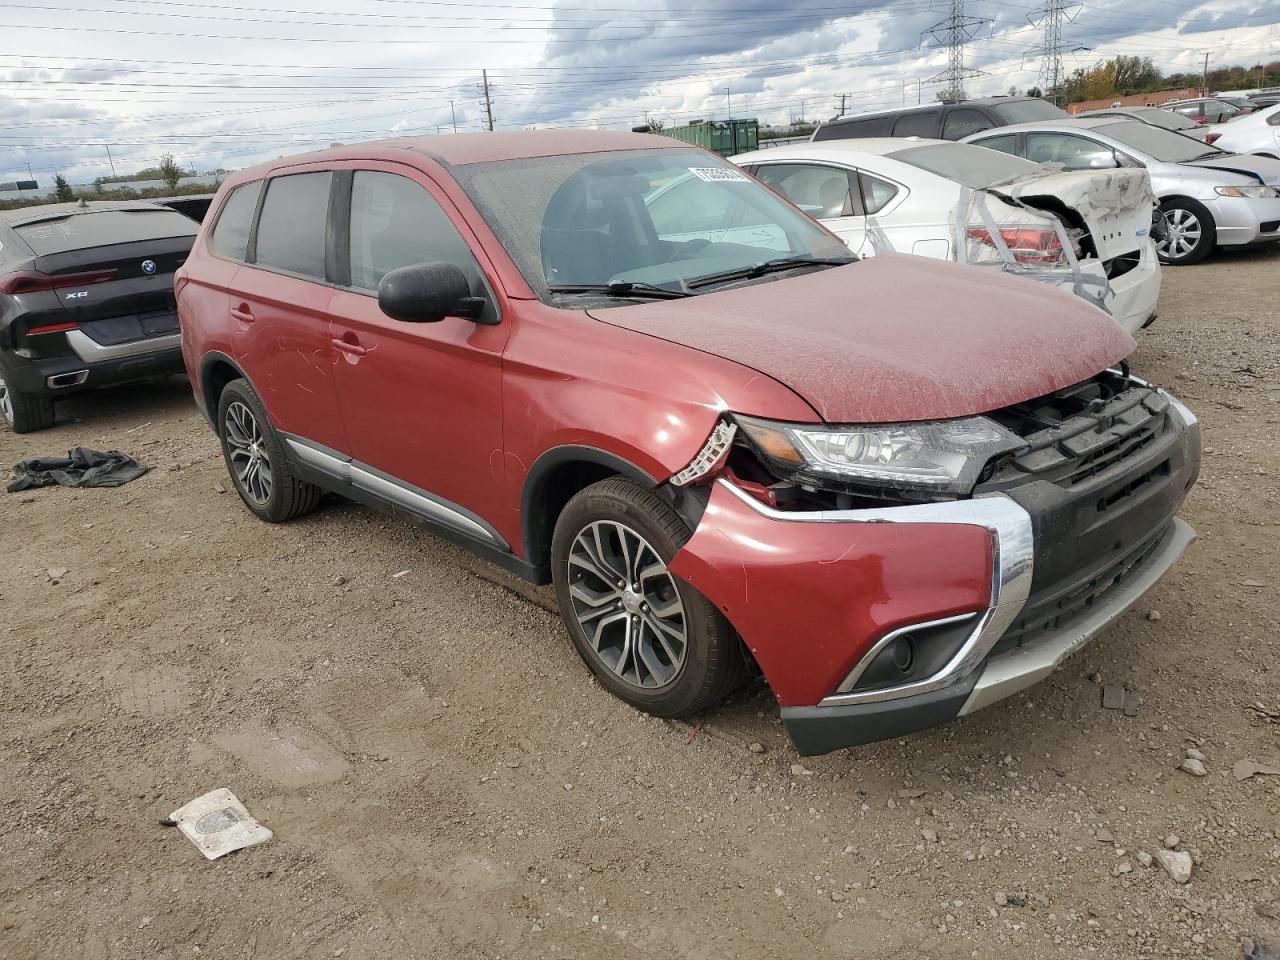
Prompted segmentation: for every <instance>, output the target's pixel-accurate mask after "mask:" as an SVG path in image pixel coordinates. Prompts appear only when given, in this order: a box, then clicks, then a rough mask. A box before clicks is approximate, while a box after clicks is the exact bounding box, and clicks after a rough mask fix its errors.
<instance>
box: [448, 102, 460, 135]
mask: <svg viewBox="0 0 1280 960" xmlns="http://www.w3.org/2000/svg"><path fill="white" fill-rule="evenodd" d="M449 116H451V117H453V132H454V133H457V132H458V113H457V111H456V110H454V109H453V101H452V100H450V101H449Z"/></svg>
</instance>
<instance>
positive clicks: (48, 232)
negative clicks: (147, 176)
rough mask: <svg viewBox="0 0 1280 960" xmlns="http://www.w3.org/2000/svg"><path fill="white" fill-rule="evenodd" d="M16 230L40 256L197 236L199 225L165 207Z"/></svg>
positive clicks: (80, 216)
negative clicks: (136, 241)
mask: <svg viewBox="0 0 1280 960" xmlns="http://www.w3.org/2000/svg"><path fill="white" fill-rule="evenodd" d="M13 229H14V232H15V233H17V235H18V236H19V237H21V238H22V240H23V242H24V243H26V245H27V246H29V247H30V248H31V249H32V251H33V252H34V253H35V254H36V256H45V255H47V254H52V253H65V252H67V251H69V250H86V249H89V248H90V247H104V246H107V245H109V244H113V243H131V242H133V241H135V240H161V239H166V238H169V237H194V236H195V234H196V224H195V223H194V222H193V221H192V220H191V219H190V218H188V217H184V216H183V215H182V214H180V213H175V212H174V211H172V210H167V209H165V208H164V207H153V208H151V209H146V208H143V209H138V210H92V211H91V212H89V213H73V214H69V215H67V216H60V217H49V218H47V219H43V220H35V221H33V222H30V223H22V224H16V225H15V226H14V228H13Z"/></svg>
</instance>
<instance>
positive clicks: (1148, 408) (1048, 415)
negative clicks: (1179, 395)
mask: <svg viewBox="0 0 1280 960" xmlns="http://www.w3.org/2000/svg"><path fill="white" fill-rule="evenodd" d="M989 416H990V417H991V418H992V419H994V420H997V421H998V422H999V423H1000V424H1001V426H1003V427H1005V428H1006V429H1008V430H1010V431H1012V432H1013V433H1016V434H1017V435H1018V436H1020V437H1021V438H1022V439H1023V440H1025V441H1026V443H1027V449H1026V450H1025V451H1023V452H1021V453H1019V454H1018V455H1016V456H1014V457H1011V458H1009V459H1007V460H1005V461H1004V462H1002V463H997V464H995V465H993V466H992V467H991V468H989V469H990V470H991V473H990V475H989V476H988V477H987V478H986V480H984V482H983V485H982V489H984V490H1007V489H1009V488H1011V487H1016V486H1019V485H1021V484H1022V483H1025V482H1027V481H1029V480H1049V481H1051V482H1053V483H1056V484H1058V485H1059V486H1062V487H1065V488H1071V487H1074V486H1077V485H1079V484H1082V483H1085V482H1087V481H1089V480H1091V479H1093V478H1095V477H1097V476H1099V475H1100V474H1103V473H1106V472H1107V471H1109V470H1112V469H1113V468H1116V467H1118V466H1120V465H1122V464H1124V463H1125V462H1126V461H1128V460H1130V459H1132V458H1134V457H1137V456H1138V455H1140V454H1141V452H1142V451H1143V450H1145V449H1146V448H1148V447H1150V446H1151V445H1153V444H1154V443H1156V442H1157V441H1158V440H1159V439H1160V438H1161V437H1162V436H1164V434H1165V432H1166V431H1167V430H1168V429H1169V401H1168V399H1167V398H1165V397H1164V396H1163V395H1162V394H1161V393H1160V392H1159V391H1158V390H1156V389H1155V388H1153V387H1148V386H1144V385H1142V384H1139V383H1137V382H1135V381H1133V380H1130V379H1129V378H1128V377H1125V376H1123V375H1121V374H1119V373H1112V372H1110V371H1108V372H1107V373H1103V374H1099V375H1098V376H1096V377H1093V378H1092V379H1090V380H1086V381H1084V382H1083V383H1079V384H1076V385H1075V386H1073V387H1068V388H1067V389H1065V390H1059V391H1058V392H1056V393H1052V394H1049V395H1047V396H1044V397H1038V398H1037V399H1035V400H1028V401H1027V402H1026V403H1019V404H1014V405H1013V406H1010V407H1004V408H1003V409H1001V410H998V411H996V412H995V413H992V414H989ZM1134 483H1135V484H1136V483H1137V481H1134Z"/></svg>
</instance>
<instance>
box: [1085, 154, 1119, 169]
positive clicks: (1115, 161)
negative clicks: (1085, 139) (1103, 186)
mask: <svg viewBox="0 0 1280 960" xmlns="http://www.w3.org/2000/svg"><path fill="white" fill-rule="evenodd" d="M1118 166H1120V158H1119V157H1117V156H1116V155H1115V154H1114V153H1098V154H1094V155H1093V156H1092V157H1090V158H1089V169H1090V170H1111V169H1114V168H1116V167H1118Z"/></svg>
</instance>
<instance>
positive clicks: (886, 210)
mask: <svg viewBox="0 0 1280 960" xmlns="http://www.w3.org/2000/svg"><path fill="white" fill-rule="evenodd" d="M732 160H733V161H734V162H735V163H737V164H738V165H739V166H742V167H744V168H746V169H747V170H748V171H750V172H751V173H753V174H754V175H755V176H757V177H759V178H760V179H761V180H763V181H764V182H765V183H767V184H768V185H769V186H771V187H773V188H774V189H775V190H777V191H778V192H779V193H781V194H783V195H784V196H786V197H787V198H788V199H790V200H791V202H792V203H794V204H796V205H797V206H798V207H800V209H801V210H804V211H805V212H806V213H808V214H809V215H810V216H812V217H814V218H815V219H817V220H820V221H821V222H822V223H823V224H825V225H826V226H827V227H828V228H829V229H830V230H832V231H833V232H834V233H836V234H837V235H838V236H839V237H840V238H841V239H843V240H844V241H845V243H847V244H848V245H849V247H850V249H852V250H853V251H854V252H855V253H857V254H858V255H859V256H863V257H868V256H874V255H875V254H876V253H877V252H879V251H895V252H898V253H913V254H917V255H920V256H926V257H934V258H937V259H941V260H954V261H958V262H961V263H973V264H979V265H990V266H992V267H994V268H996V269H1003V270H1006V271H1008V272H1011V273H1017V274H1020V275H1023V276H1027V277H1029V278H1031V279H1034V280H1039V281H1042V282H1045V283H1051V284H1054V285H1057V286H1063V287H1067V288H1068V289H1072V290H1074V291H1075V292H1076V293H1078V294H1080V295H1081V296H1083V297H1085V298H1087V299H1089V300H1091V301H1092V302H1094V303H1096V304H1097V305H1098V306H1100V307H1102V308H1103V309H1105V310H1107V311H1108V312H1109V313H1110V314H1111V315H1112V316H1113V317H1114V318H1115V320H1116V322H1117V323H1118V324H1119V325H1120V326H1121V327H1123V328H1124V329H1125V330H1127V331H1129V332H1130V333H1134V332H1136V331H1137V330H1139V329H1141V328H1142V327H1144V326H1146V325H1147V324H1149V323H1150V322H1151V321H1152V320H1154V319H1155V312H1156V301H1157V299H1158V298H1159V295H1160V264H1159V261H1158V259H1157V257H1156V252H1155V246H1154V244H1153V243H1152V239H1151V228H1152V216H1153V213H1154V211H1155V209H1156V206H1155V198H1154V196H1153V194H1152V192H1151V182H1150V178H1149V177H1148V176H1147V174H1146V172H1145V171H1143V170H1128V169H1125V170H1098V171H1080V172H1063V171H1061V170H1060V169H1058V168H1056V167H1055V166H1049V165H1042V164H1036V163H1031V162H1029V161H1027V160H1022V159H1020V158H1018V157H1011V156H1008V155H1007V154H1003V153H1000V152H999V151H996V150H989V149H987V148H985V147H975V146H972V145H970V144H966V143H953V142H951V141H947V140H923V139H919V138H916V137H909V138H906V139H867V140H832V141H826V142H822V143H805V144H798V145H796V146H789V147H778V148H775V149H770V150H758V151H756V152H754V153H747V154H741V155H739V156H736V157H733V158H732Z"/></svg>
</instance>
